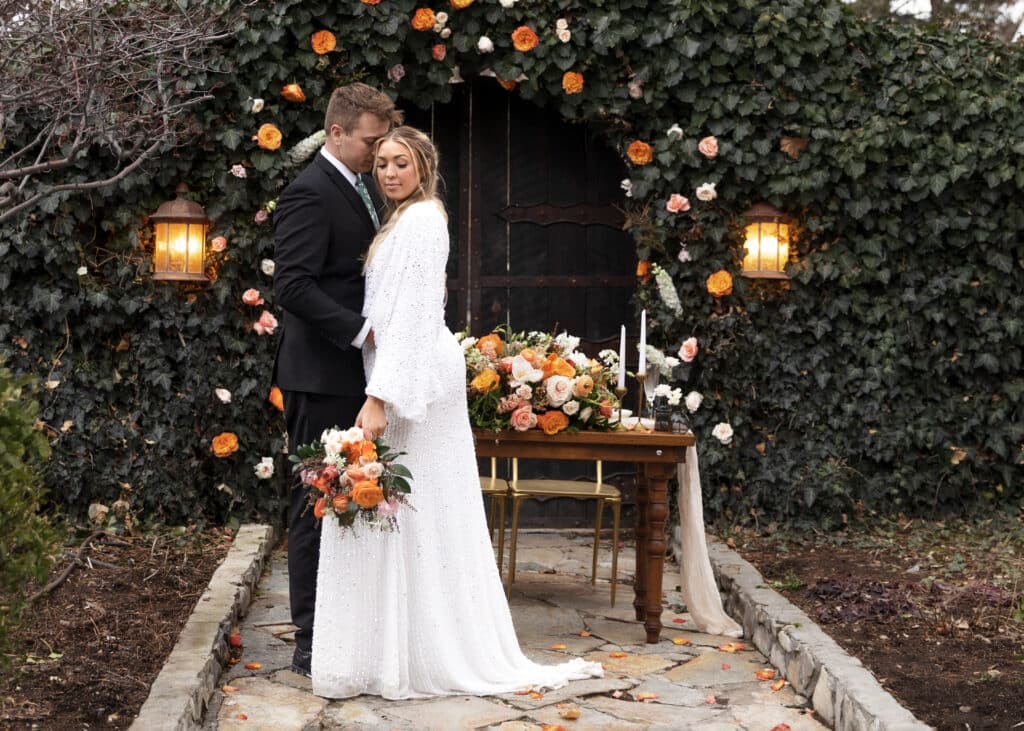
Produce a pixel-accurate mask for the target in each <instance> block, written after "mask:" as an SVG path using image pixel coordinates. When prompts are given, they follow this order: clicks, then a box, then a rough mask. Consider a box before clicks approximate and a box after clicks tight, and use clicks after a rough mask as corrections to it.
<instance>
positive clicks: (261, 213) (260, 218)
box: [252, 208, 270, 223]
mask: <svg viewBox="0 0 1024 731" xmlns="http://www.w3.org/2000/svg"><path fill="white" fill-rule="evenodd" d="M268 218H270V214H269V213H267V212H266V211H265V210H263V209H262V208H261V209H259V210H258V211H256V215H255V216H253V217H252V220H253V221H255V222H256V223H266V222H267V219H268Z"/></svg>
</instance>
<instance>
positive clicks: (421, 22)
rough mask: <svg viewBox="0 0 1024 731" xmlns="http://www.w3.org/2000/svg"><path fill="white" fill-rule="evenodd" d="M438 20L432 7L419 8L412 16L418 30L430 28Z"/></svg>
mask: <svg viewBox="0 0 1024 731" xmlns="http://www.w3.org/2000/svg"><path fill="white" fill-rule="evenodd" d="M436 22H437V19H436V18H435V17H434V11H433V10H431V9H430V8H417V9H416V12H415V14H413V16H412V27H413V28H415V29H416V30H430V29H431V28H433V27H434V23H436Z"/></svg>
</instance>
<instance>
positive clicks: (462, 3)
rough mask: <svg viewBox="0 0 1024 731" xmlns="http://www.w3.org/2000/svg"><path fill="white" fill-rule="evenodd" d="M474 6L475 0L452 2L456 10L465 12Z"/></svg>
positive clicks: (454, 0)
mask: <svg viewBox="0 0 1024 731" xmlns="http://www.w3.org/2000/svg"><path fill="white" fill-rule="evenodd" d="M472 4H473V0H452V7H453V8H455V9H456V10H463V9H465V8H468V7H469V6H470V5H472Z"/></svg>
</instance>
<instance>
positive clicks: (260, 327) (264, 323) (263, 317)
mask: <svg viewBox="0 0 1024 731" xmlns="http://www.w3.org/2000/svg"><path fill="white" fill-rule="evenodd" d="M252 329H253V330H255V331H256V334H257V335H273V334H274V330H276V329H277V318H276V317H274V316H273V315H272V314H270V313H269V312H267V311H266V310H263V312H261V313H260V319H259V320H257V321H256V322H254V323H253V324H252Z"/></svg>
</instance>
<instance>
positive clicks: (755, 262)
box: [743, 221, 789, 277]
mask: <svg viewBox="0 0 1024 731" xmlns="http://www.w3.org/2000/svg"><path fill="white" fill-rule="evenodd" d="M745 233H746V241H745V242H744V248H745V249H746V254H745V256H744V257H743V272H744V273H745V274H750V275H752V276H757V275H758V274H761V275H764V274H769V275H774V276H776V277H778V276H779V275H782V276H783V277H784V276H785V269H786V262H788V261H789V226H788V225H786V224H785V223H780V222H779V221H755V222H753V223H749V224H747V226H746V232H745Z"/></svg>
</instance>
